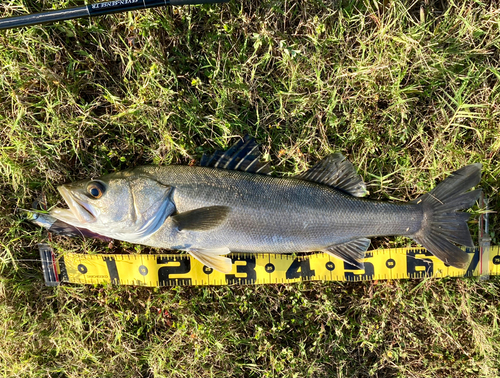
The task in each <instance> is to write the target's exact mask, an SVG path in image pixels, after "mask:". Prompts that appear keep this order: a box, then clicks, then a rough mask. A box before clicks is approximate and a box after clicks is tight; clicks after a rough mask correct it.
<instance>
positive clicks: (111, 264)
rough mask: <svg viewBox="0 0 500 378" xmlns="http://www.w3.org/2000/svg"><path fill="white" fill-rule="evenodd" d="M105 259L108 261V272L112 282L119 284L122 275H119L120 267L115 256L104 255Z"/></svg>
mask: <svg viewBox="0 0 500 378" xmlns="http://www.w3.org/2000/svg"><path fill="white" fill-rule="evenodd" d="M103 260H104V261H105V262H106V266H107V267H108V273H109V278H110V279H111V283H112V284H115V285H119V284H120V277H119V276H118V269H117V268H116V261H115V259H114V257H110V256H106V257H103Z"/></svg>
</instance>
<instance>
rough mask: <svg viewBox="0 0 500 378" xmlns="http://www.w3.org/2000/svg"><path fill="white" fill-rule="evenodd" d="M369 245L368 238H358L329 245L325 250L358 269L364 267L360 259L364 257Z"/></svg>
mask: <svg viewBox="0 0 500 378" xmlns="http://www.w3.org/2000/svg"><path fill="white" fill-rule="evenodd" d="M369 246H370V239H366V238H360V239H355V240H351V241H349V242H347V243H343V244H335V245H331V246H329V247H328V248H327V249H326V250H325V252H326V253H328V254H329V255H332V256H334V257H337V258H339V259H341V260H342V261H345V262H346V263H349V264H351V265H354V266H355V267H357V268H359V269H364V264H363V262H362V261H360V260H362V259H363V258H364V257H365V252H366V250H367V249H368V247H369Z"/></svg>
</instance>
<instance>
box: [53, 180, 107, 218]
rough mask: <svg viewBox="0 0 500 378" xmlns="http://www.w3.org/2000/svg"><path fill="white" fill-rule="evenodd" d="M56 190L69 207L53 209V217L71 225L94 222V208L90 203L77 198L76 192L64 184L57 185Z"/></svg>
mask: <svg viewBox="0 0 500 378" xmlns="http://www.w3.org/2000/svg"><path fill="white" fill-rule="evenodd" d="M57 190H59V193H60V194H61V196H62V197H63V199H64V201H66V204H67V205H68V207H69V209H60V208H55V209H53V210H52V211H51V214H52V215H53V216H54V217H56V218H58V219H59V220H62V221H63V222H66V223H69V224H71V225H73V226H77V225H79V226H82V225H83V226H84V225H85V224H88V223H94V222H95V221H96V220H97V213H96V210H95V209H94V208H93V207H92V205H90V204H89V203H87V202H85V201H84V200H82V199H81V198H78V196H77V194H78V193H73V192H72V191H71V190H69V189H68V188H66V187H64V186H60V187H58V188H57Z"/></svg>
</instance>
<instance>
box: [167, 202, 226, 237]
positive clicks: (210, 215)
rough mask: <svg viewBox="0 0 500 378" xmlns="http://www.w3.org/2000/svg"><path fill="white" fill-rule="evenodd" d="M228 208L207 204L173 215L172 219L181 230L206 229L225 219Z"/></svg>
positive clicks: (217, 224)
mask: <svg viewBox="0 0 500 378" xmlns="http://www.w3.org/2000/svg"><path fill="white" fill-rule="evenodd" d="M229 211H230V208H229V207H227V206H207V207H200V208H199V209H194V210H190V211H185V212H183V213H180V214H177V215H174V216H173V217H172V221H173V222H174V223H175V225H176V226H177V227H178V228H179V231H182V230H193V231H207V230H211V229H212V228H215V227H217V226H219V225H220V224H221V223H222V222H224V220H226V218H227V216H228V214H229Z"/></svg>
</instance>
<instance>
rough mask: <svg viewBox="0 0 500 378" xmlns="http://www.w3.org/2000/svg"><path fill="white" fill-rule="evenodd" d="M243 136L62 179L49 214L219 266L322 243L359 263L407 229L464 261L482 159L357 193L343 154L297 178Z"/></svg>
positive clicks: (357, 180) (319, 247) (450, 259)
mask: <svg viewBox="0 0 500 378" xmlns="http://www.w3.org/2000/svg"><path fill="white" fill-rule="evenodd" d="M259 160H260V154H259V152H258V146H257V144H256V143H255V141H254V140H253V139H249V138H245V139H243V140H241V141H240V142H238V143H237V144H236V145H235V146H233V147H232V148H231V149H229V150H228V151H226V152H220V151H218V152H216V153H215V154H214V155H212V156H204V157H203V159H202V161H201V166H196V167H190V166H178V165H171V166H164V167H158V166H141V167H137V168H134V169H131V170H126V171H122V172H117V173H112V174H109V175H106V176H103V177H100V178H98V179H92V180H83V181H79V182H76V183H72V184H67V185H63V186H60V187H59V188H58V189H59V192H60V193H61V195H62V196H63V198H64V200H65V201H66V203H67V204H68V206H69V209H60V208H55V209H53V210H52V211H51V213H50V214H51V215H52V216H53V217H55V218H57V219H59V220H61V221H63V222H66V223H68V224H70V225H72V226H74V227H77V228H85V229H88V230H90V231H91V232H94V233H96V234H99V235H103V236H106V237H109V238H114V239H118V240H123V241H127V242H131V243H138V244H143V245H148V246H152V247H159V248H168V249H175V250H185V251H187V252H189V253H190V254H191V255H192V256H194V257H195V258H196V259H198V260H199V261H201V262H202V263H203V264H205V265H207V266H208V267H211V268H213V269H216V270H218V271H220V272H223V273H228V272H230V271H231V269H232V264H231V259H229V258H227V257H225V256H224V255H226V254H228V253H229V252H249V253H266V252H268V253H290V252H311V251H323V252H326V253H329V254H331V255H333V256H335V257H337V258H340V259H342V260H344V261H346V262H348V263H350V264H353V265H355V266H357V267H360V268H362V267H363V264H362V259H363V257H364V253H365V251H366V250H367V249H368V247H369V245H370V239H369V238H371V237H377V236H388V235H405V236H409V237H411V238H412V239H413V240H415V241H417V242H418V243H420V244H421V245H423V246H424V247H425V248H427V249H428V250H429V251H430V252H432V253H433V254H434V255H435V256H436V257H438V258H439V259H441V260H442V261H444V262H445V263H447V264H449V265H451V266H454V267H457V268H465V267H466V266H467V264H468V260H469V257H468V254H467V253H466V252H465V251H463V250H462V249H460V248H459V247H457V246H456V245H455V244H453V243H457V244H461V245H465V246H470V247H472V246H473V242H472V239H471V236H470V233H469V229H468V226H467V220H468V219H469V214H468V213H464V212H459V211H458V210H460V209H466V208H469V207H471V206H472V205H473V204H474V202H475V201H476V200H477V198H478V197H479V195H480V193H481V190H480V189H476V190H473V191H470V192H467V191H468V190H469V189H471V188H472V187H473V186H476V185H477V184H478V183H479V181H480V179H481V164H472V165H469V166H466V167H463V168H461V169H459V170H458V171H456V172H454V173H452V174H451V175H450V176H449V177H448V178H446V179H445V180H444V181H443V182H441V183H440V184H439V185H437V186H436V187H435V188H434V189H433V190H432V191H430V192H429V193H427V194H424V195H423V196H421V197H419V198H418V199H416V200H414V201H412V202H408V203H391V202H381V201H372V200H369V199H365V198H362V197H363V196H364V195H365V194H366V187H365V183H364V182H363V180H362V179H361V177H360V176H359V175H358V174H357V173H356V171H355V169H354V167H353V166H352V164H351V163H350V162H349V161H347V160H346V159H345V157H344V156H342V155H341V154H338V153H337V154H333V155H330V156H328V157H326V158H325V159H323V160H322V161H320V162H319V163H317V164H316V165H315V166H314V167H312V168H311V169H310V170H308V171H306V172H305V173H302V174H300V175H298V176H295V177H288V178H285V177H272V176H270V175H268V174H266V173H267V170H268V169H267V167H266V166H265V165H262V164H261V163H260V162H259Z"/></svg>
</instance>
